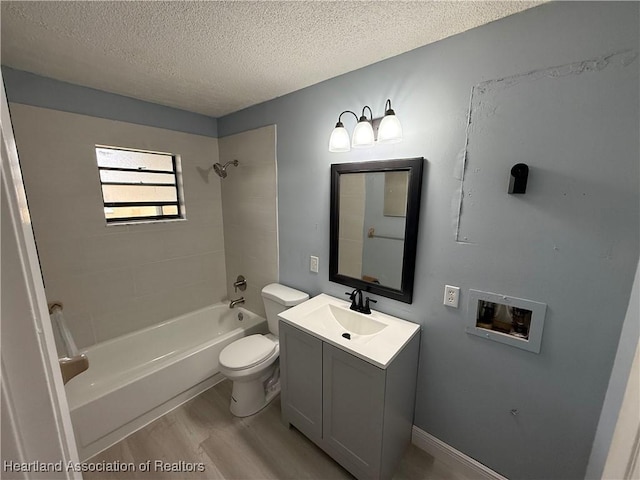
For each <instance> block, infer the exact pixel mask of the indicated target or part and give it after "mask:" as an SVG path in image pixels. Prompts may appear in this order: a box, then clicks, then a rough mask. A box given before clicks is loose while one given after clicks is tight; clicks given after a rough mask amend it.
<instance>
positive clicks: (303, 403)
mask: <svg viewBox="0 0 640 480" xmlns="http://www.w3.org/2000/svg"><path fill="white" fill-rule="evenodd" d="M278 335H279V338H280V385H281V395H280V404H281V408H282V416H283V418H287V419H289V421H288V423H291V424H293V425H295V426H296V428H297V429H298V430H300V431H301V432H302V433H304V434H305V435H306V436H307V437H308V438H309V439H310V440H313V442H315V443H318V442H319V441H320V440H321V439H322V341H321V340H319V339H317V338H316V337H314V336H311V335H309V334H307V333H304V332H303V331H301V330H299V329H297V328H295V327H292V326H290V325H288V324H286V323H284V322H280V326H279V334H278Z"/></svg>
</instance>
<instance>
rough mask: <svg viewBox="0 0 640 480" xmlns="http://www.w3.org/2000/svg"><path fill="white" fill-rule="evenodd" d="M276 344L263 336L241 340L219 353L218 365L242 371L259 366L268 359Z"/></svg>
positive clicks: (252, 336) (250, 336)
mask: <svg viewBox="0 0 640 480" xmlns="http://www.w3.org/2000/svg"><path fill="white" fill-rule="evenodd" d="M277 346H278V344H277V343H276V342H274V341H273V340H270V339H269V338H267V337H265V336H264V335H260V334H256V335H249V336H248V337H244V338H241V339H240V340H236V341H235V342H233V343H231V344H230V345H227V346H226V347H225V348H224V349H223V350H222V352H220V358H219V361H220V365H222V366H223V367H225V368H228V369H229V370H244V369H247V368H251V367H253V366H255V365H258V364H260V363H261V362H263V361H264V360H265V359H266V358H268V357H270V356H271V355H272V354H273V352H274V351H275V350H276V348H277Z"/></svg>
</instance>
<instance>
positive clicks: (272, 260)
mask: <svg viewBox="0 0 640 480" xmlns="http://www.w3.org/2000/svg"><path fill="white" fill-rule="evenodd" d="M218 145H219V148H220V163H222V164H223V165H224V164H225V163H227V162H230V161H233V160H236V159H237V160H238V162H239V163H238V166H237V167H234V166H233V165H229V166H228V167H227V173H228V175H227V177H226V178H225V179H223V180H222V205H223V212H224V244H225V252H226V267H227V289H228V292H229V296H230V297H232V298H239V297H241V296H244V298H245V305H244V306H245V307H246V308H248V309H249V310H251V311H252V312H255V313H257V314H259V315H263V316H264V315H265V312H264V305H263V303H262V297H261V295H260V292H261V290H262V288H263V287H264V286H265V285H267V284H269V283H272V282H277V281H278V221H277V186H276V126H275V125H270V126H267V127H263V128H258V129H255V130H250V131H247V132H242V133H238V134H235V135H231V136H228V137H225V138H221V139H219V141H218ZM212 175H213V176H215V177H216V178H218V177H217V176H216V175H215V174H214V173H212ZM238 275H243V276H244V277H245V278H246V280H247V289H246V290H245V291H244V292H241V291H238V292H237V293H236V292H234V289H233V282H235V280H236V278H237V277H238Z"/></svg>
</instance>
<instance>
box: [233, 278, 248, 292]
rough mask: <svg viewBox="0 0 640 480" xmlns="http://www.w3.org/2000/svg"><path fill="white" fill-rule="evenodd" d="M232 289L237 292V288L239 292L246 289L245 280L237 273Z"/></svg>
mask: <svg viewBox="0 0 640 480" xmlns="http://www.w3.org/2000/svg"><path fill="white" fill-rule="evenodd" d="M233 289H234V290H235V292H236V293H238V289H240V291H241V292H244V291H245V290H246V289H247V280H246V279H245V278H244V277H243V276H242V275H238V278H236V281H235V282H233Z"/></svg>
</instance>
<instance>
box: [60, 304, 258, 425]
mask: <svg viewBox="0 0 640 480" xmlns="http://www.w3.org/2000/svg"><path fill="white" fill-rule="evenodd" d="M225 305H226V304H225V303H224V302H220V303H216V304H212V305H209V306H207V307H204V308H201V309H198V310H194V311H192V312H188V313H185V314H183V315H180V316H178V317H175V318H171V319H169V320H165V321H163V322H161V323H158V324H154V325H150V326H148V327H145V328H143V329H140V330H136V331H133V332H129V333H126V334H124V335H120V336H118V337H115V338H112V339H109V340H105V341H104V342H100V343H96V344H94V345H91V346H90V347H88V348H87V349H82V352H83V353H89V354H90V353H91V349H92V348H95V347H97V346H108V345H110V344H113V343H116V342H117V341H121V340H123V339H125V338H129V337H132V336H136V335H142V334H144V333H146V332H149V331H152V330H155V329H158V328H160V327H162V326H165V325H168V324H171V323H175V322H178V321H180V320H182V319H184V318H185V317H188V316H190V315H193V314H196V313H198V312H202V311H204V310H210V309H215V308H216V307H220V306H223V307H224V306H225ZM227 308H228V307H227ZM237 311H238V312H242V313H243V314H244V315H249V316H250V317H251V319H252V324H251V325H250V326H248V327H247V328H242V326H238V327H236V328H234V329H232V330H229V331H228V332H225V333H224V334H222V335H217V336H213V337H209V338H207V339H206V340H203V341H202V342H200V343H198V344H196V345H192V346H191V347H190V348H187V349H184V350H176V351H172V352H171V353H169V354H167V355H166V356H164V357H163V358H162V359H161V360H158V361H156V362H153V363H150V364H146V365H147V368H140V369H139V370H138V371H137V372H135V373H131V374H128V371H124V372H122V373H121V374H117V373H115V374H113V375H112V376H107V377H105V378H106V379H110V378H111V381H109V380H107V381H106V382H105V385H106V387H105V388H96V389H95V391H94V394H93V395H91V394H86V395H74V394H73V389H74V388H73V387H74V385H75V384H72V383H71V382H73V380H76V379H77V380H81V378H80V377H81V376H82V374H80V375H78V376H77V377H74V378H73V379H72V380H71V381H70V382H69V383H68V384H67V388H65V393H66V396H67V403H68V405H69V411H70V412H73V411H74V410H76V409H78V408H82V407H84V406H86V405H87V404H89V403H91V402H93V401H95V400H97V399H98V398H101V397H103V396H106V395H109V394H111V393H113V392H114V391H116V390H119V389H121V388H124V387H126V386H128V385H131V384H132V383H134V382H136V381H139V380H141V379H143V378H145V377H148V376H150V375H153V374H155V373H156V372H158V371H159V370H162V369H163V368H165V367H166V366H168V365H171V364H172V363H175V362H176V361H179V360H182V359H186V358H189V357H191V356H193V355H196V354H198V353H199V352H201V351H202V350H204V349H205V348H209V347H211V346H212V345H213V344H215V343H217V342H218V341H224V340H225V339H227V338H228V337H230V336H234V335H236V334H237V333H238V330H248V329H251V328H256V327H258V326H259V325H260V324H261V323H263V322H264V324H265V326H266V319H265V318H264V317H262V316H260V315H258V314H257V313H254V312H251V311H250V310H247V309H245V308H242V307H240V308H238V309H237ZM246 325H248V322H247V324H246ZM90 368H91V358H89V369H90ZM85 378H86V377H85ZM118 378H121V379H122V381H119V382H117V381H113V380H115V379H118ZM86 391H87V392H91V391H92V389H91V388H87V389H86ZM79 396H80V397H81V398H80V399H78V397H79Z"/></svg>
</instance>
